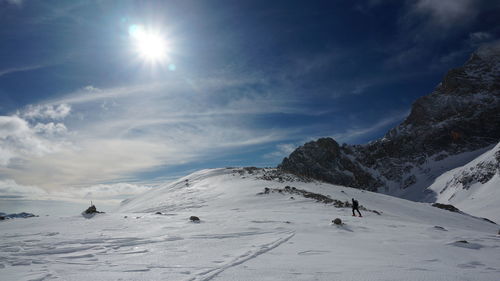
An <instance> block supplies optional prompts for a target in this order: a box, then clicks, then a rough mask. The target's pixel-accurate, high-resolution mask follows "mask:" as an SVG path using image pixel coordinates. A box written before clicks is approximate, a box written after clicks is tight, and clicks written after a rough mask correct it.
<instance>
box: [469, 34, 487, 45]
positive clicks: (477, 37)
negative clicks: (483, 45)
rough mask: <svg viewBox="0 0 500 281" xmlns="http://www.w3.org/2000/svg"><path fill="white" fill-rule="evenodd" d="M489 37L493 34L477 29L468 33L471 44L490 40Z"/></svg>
mask: <svg viewBox="0 0 500 281" xmlns="http://www.w3.org/2000/svg"><path fill="white" fill-rule="evenodd" d="M491 38H493V35H491V33H489V32H484V31H478V32H473V33H471V34H469V39H470V41H471V43H472V44H473V45H475V44H477V43H480V42H484V41H487V40H490V39H491Z"/></svg>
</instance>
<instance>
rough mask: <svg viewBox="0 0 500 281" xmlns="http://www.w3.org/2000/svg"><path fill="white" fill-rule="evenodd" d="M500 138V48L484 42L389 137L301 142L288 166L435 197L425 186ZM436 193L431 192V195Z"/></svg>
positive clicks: (300, 171)
mask: <svg viewBox="0 0 500 281" xmlns="http://www.w3.org/2000/svg"><path fill="white" fill-rule="evenodd" d="M499 139H500V47H499V46H493V47H485V48H482V49H480V50H478V51H477V52H475V53H474V54H472V56H471V58H470V59H469V60H468V61H467V62H466V63H465V65H464V66H462V67H458V68H455V69H452V70H450V71H449V72H448V73H447V74H446V76H445V77H444V79H443V82H442V83H440V84H439V85H438V86H437V87H436V89H435V90H434V91H433V92H432V93H431V94H429V95H427V96H424V97H421V98H419V99H417V100H416V101H415V102H414V104H413V106H412V109H411V113H410V115H409V116H408V117H407V118H406V120H405V121H404V122H402V123H401V124H400V125H399V126H397V127H396V128H394V129H392V130H390V131H389V132H388V133H387V134H386V135H385V136H384V137H383V138H381V139H379V140H376V141H373V142H371V143H368V144H365V145H342V146H339V144H338V143H337V142H335V141H334V140H333V139H331V138H322V139H319V140H317V141H312V142H309V143H306V144H305V145H303V146H301V147H299V148H297V149H296V150H295V151H294V152H293V153H292V154H290V156H289V157H287V158H285V159H284V160H283V162H282V163H281V164H280V165H279V166H278V167H279V168H280V169H281V170H283V171H287V172H291V173H294V174H298V175H304V176H308V177H312V178H315V179H319V180H323V181H326V182H329V183H334V184H340V185H346V186H352V187H357V188H362V189H368V190H377V191H379V192H384V193H387V194H391V195H395V196H399V197H403V198H406V199H412V200H427V201H435V199H436V194H432V190H430V189H426V188H427V187H428V186H429V185H430V184H432V182H433V180H434V179H435V178H436V177H438V176H439V175H441V174H442V173H444V172H446V171H449V170H451V169H453V168H456V167H458V166H461V165H464V164H466V163H468V162H469V161H471V160H473V159H474V158H475V157H477V156H478V155H480V154H481V153H483V152H484V151H486V150H487V149H488V148H491V147H492V146H493V145H494V144H496V143H498V141H499ZM430 193H431V194H430Z"/></svg>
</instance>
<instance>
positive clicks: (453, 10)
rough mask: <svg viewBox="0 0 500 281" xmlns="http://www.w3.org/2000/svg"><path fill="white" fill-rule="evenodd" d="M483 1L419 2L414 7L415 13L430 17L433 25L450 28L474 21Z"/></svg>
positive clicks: (443, 0) (445, 0)
mask: <svg viewBox="0 0 500 281" xmlns="http://www.w3.org/2000/svg"><path fill="white" fill-rule="evenodd" d="M479 2H481V1H474V0H439V1H435V0H418V1H416V2H415V3H414V4H413V5H412V10H413V12H414V13H417V14H421V15H425V16H428V17H429V19H430V20H431V21H432V23H434V24H436V25H439V26H443V27H450V26H453V25H456V24H463V23H465V22H467V21H469V20H471V19H473V18H474V17H475V16H476V15H477V13H478V7H477V6H478V5H477V4H479Z"/></svg>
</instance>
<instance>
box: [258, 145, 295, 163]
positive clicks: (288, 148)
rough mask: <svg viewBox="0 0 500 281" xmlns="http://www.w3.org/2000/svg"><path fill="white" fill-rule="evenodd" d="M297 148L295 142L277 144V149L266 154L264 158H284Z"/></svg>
mask: <svg viewBox="0 0 500 281" xmlns="http://www.w3.org/2000/svg"><path fill="white" fill-rule="evenodd" d="M296 148H297V145H295V144H293V143H280V144H278V145H276V151H274V152H271V153H268V154H266V155H264V158H269V159H282V158H284V157H287V156H288V155H290V153H292V152H293V151H294V150H295V149H296Z"/></svg>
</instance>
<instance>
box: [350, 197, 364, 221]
mask: <svg viewBox="0 0 500 281" xmlns="http://www.w3.org/2000/svg"><path fill="white" fill-rule="evenodd" d="M354 210H356V211H358V214H359V216H360V217H362V215H361V213H360V212H359V203H358V200H354V198H352V215H353V216H356V214H354Z"/></svg>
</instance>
